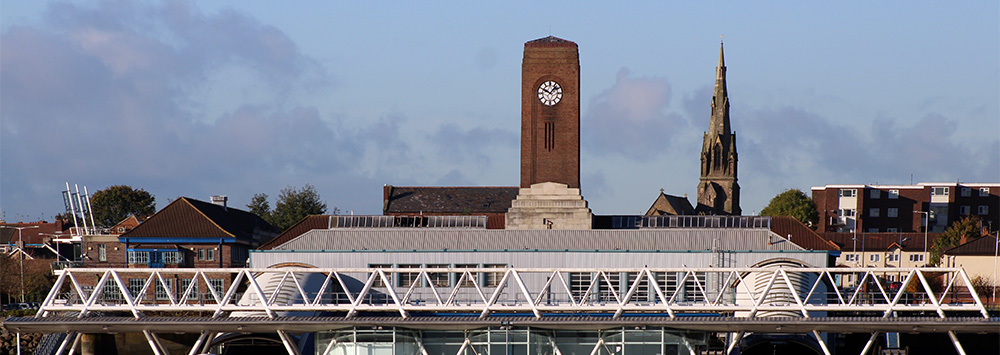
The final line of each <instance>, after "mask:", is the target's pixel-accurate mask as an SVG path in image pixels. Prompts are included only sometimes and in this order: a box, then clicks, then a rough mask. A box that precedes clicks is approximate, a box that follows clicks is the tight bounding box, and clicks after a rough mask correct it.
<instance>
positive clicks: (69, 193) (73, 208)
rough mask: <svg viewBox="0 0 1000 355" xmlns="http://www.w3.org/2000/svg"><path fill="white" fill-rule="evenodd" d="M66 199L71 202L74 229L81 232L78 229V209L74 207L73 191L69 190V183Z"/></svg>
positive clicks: (70, 208) (70, 210) (67, 184)
mask: <svg viewBox="0 0 1000 355" xmlns="http://www.w3.org/2000/svg"><path fill="white" fill-rule="evenodd" d="M66 199H67V200H69V214H71V215H73V227H74V229H76V230H79V228H77V227H79V226H78V225H77V221H76V207H75V206H73V190H71V189H70V188H69V181H67V182H66ZM72 234H73V233H70V235H72Z"/></svg>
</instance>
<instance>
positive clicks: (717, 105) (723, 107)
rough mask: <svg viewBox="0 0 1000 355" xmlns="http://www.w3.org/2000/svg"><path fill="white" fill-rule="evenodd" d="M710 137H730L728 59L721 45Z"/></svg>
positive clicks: (716, 72) (709, 129)
mask: <svg viewBox="0 0 1000 355" xmlns="http://www.w3.org/2000/svg"><path fill="white" fill-rule="evenodd" d="M710 124H711V126H710V127H709V128H708V134H709V135H728V134H729V133H730V129H729V93H728V92H727V91H726V59H725V55H724V54H723V48H722V44H721V43H720V44H719V66H718V67H716V68H715V91H714V93H713V94H712V118H711V123H710Z"/></svg>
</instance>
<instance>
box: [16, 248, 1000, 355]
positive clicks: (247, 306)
mask: <svg viewBox="0 0 1000 355" xmlns="http://www.w3.org/2000/svg"><path fill="white" fill-rule="evenodd" d="M887 275H898V276H902V275H905V277H902V278H901V279H902V280H903V281H902V282H901V283H900V284H895V285H893V284H891V283H889V282H888V281H887V280H886V276H887ZM931 277H935V278H939V279H941V280H943V281H944V282H943V289H941V290H940V292H938V291H936V290H938V289H939V288H935V287H932V285H931V282H930V281H929V279H930V278H931ZM210 278H214V279H216V280H217V279H219V278H223V279H224V280H226V281H225V283H226V285H227V286H226V287H224V288H223V289H222V290H217V289H215V288H214V287H211V286H210V284H211V282H210ZM84 280H89V281H88V282H84ZM168 280H173V281H168ZM847 280H851V281H856V282H853V283H852V284H850V285H849V284H847ZM182 281H184V282H186V283H187V285H188V286H187V287H186V288H185V289H180V288H179V287H173V286H175V285H176V286H179V285H181V284H183V283H184V282H182ZM140 284H141V285H140ZM198 284H201V285H203V286H202V287H204V288H199V287H198V286H197V285H198ZM890 286H893V287H890ZM195 290H201V291H203V292H201V294H200V295H199V294H197V293H196V292H195ZM121 311H124V312H129V313H131V314H132V316H133V317H134V318H137V319H138V318H143V317H145V314H146V313H148V312H157V313H160V312H208V313H211V314H212V317H226V316H237V314H239V315H250V314H258V315H260V316H266V317H269V318H275V317H278V316H281V315H282V314H284V313H286V312H309V311H312V312H326V313H327V314H335V315H341V316H342V317H344V318H352V317H356V316H357V315H358V314H359V313H364V314H368V315H371V314H379V315H396V314H398V315H399V316H400V317H402V318H407V317H410V315H411V314H413V313H415V312H417V313H474V314H479V316H480V317H481V318H483V317H487V316H490V315H491V314H496V313H503V314H512V313H514V314H531V315H533V316H534V317H536V318H543V317H545V316H546V315H555V314H566V313H573V314H596V313H603V314H608V315H610V316H611V318H613V319H617V318H619V317H622V316H623V315H625V314H630V313H631V314H661V315H666V316H669V317H678V316H679V315H683V314H691V313H712V314H725V315H731V316H734V317H745V318H760V317H766V316H767V315H768V314H776V313H780V314H790V313H791V314H794V315H799V316H800V317H804V318H809V317H814V316H823V315H824V314H825V312H867V313H877V314H880V315H881V316H882V317H890V316H891V315H893V314H895V313H896V312H934V313H935V314H937V315H938V317H940V318H946V317H948V316H949V314H954V313H957V312H963V313H969V312H977V313H979V314H981V315H982V316H983V317H985V318H989V314H988V313H987V311H986V308H985V306H984V304H983V302H982V301H981V300H980V298H979V295H978V294H977V293H976V290H975V288H973V287H972V283H971V281H970V279H969V277H968V275H967V274H966V273H965V271H964V270H963V269H961V268H792V267H769V268H600V269H598V268H507V269H496V268H273V269H251V268H246V269H72V268H69V269H64V270H61V271H59V276H58V278H57V280H56V282H55V284H54V285H53V287H52V290H51V292H50V293H49V294H48V296H47V297H46V298H45V301H44V302H43V303H42V305H41V307H40V309H39V311H38V313H37V314H36V315H35V317H36V318H39V317H46V316H51V315H55V314H56V313H57V312H76V313H74V314H75V315H77V316H78V317H81V318H83V317H87V316H88V315H89V314H90V313H91V312H121ZM876 318H877V317H876ZM144 333H145V335H146V338H147V341H148V342H149V344H150V346H151V348H152V349H153V350H154V352H155V353H164V352H163V347H162V345H161V344H160V340H159V338H158V337H157V336H156V334H155V333H152V332H149V331H146V332H144ZM877 334H878V333H877V332H876V333H873V335H872V340H874V339H875V337H876V335H877ZM216 335H217V334H213V333H210V332H202V334H201V336H200V337H199V339H198V342H197V344H196V345H195V347H194V348H193V349H192V353H195V351H196V350H197V351H201V350H203V349H204V348H205V347H206V346H207V345H208V344H210V343H211V342H212V339H214V338H215V336H216ZM813 335H814V336H815V337H816V339H817V340H818V341H819V343H820V345H821V347H822V348H823V350H824V351H827V350H826V348H827V347H826V344H825V343H824V342H823V339H822V337H821V336H820V333H818V332H816V331H813ZM278 336H279V337H280V339H281V340H282V342H283V344H284V345H285V348H286V350H288V352H289V353H290V354H293V353H295V352H296V350H295V349H296V346H295V344H293V340H292V338H291V337H290V336H289V335H288V334H287V333H285V332H283V331H279V332H278ZM742 336H743V333H739V334H737V335H736V336H735V337H734V339H733V340H732V342H731V343H730V349H732V347H733V346H735V345H736V343H737V342H738V341H739V340H740V338H742ZM949 336H950V337H951V339H952V340H953V342H954V343H955V346H956V349H958V350H959V352H960V353H963V350H962V349H961V344H960V343H959V342H958V339H957V338H956V337H955V334H954V332H949ZM78 341H79V337H78V334H76V333H75V332H70V334H68V335H67V337H66V341H65V342H64V344H63V345H62V347H61V349H62V350H66V349H71V348H74V346H73V345H70V343H75V342H78ZM871 343H872V341H869V344H868V345H867V346H866V349H867V348H868V347H870V346H871Z"/></svg>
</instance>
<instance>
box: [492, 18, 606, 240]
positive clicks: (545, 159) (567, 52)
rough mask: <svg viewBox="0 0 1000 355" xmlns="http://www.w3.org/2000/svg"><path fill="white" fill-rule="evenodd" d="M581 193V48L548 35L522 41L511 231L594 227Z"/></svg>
mask: <svg viewBox="0 0 1000 355" xmlns="http://www.w3.org/2000/svg"><path fill="white" fill-rule="evenodd" d="M593 217H594V216H593V214H592V213H591V212H590V208H588V207H587V201H586V200H584V199H583V195H581V194H580V52H579V51H578V50H577V46H576V43H573V42H571V41H567V40H564V39H562V38H556V37H552V36H549V37H545V38H540V39H536V40H534V41H530V42H527V43H525V44H524V59H523V61H522V62H521V188H520V190H519V192H518V194H517V198H516V199H514V201H511V207H510V209H508V210H507V214H506V218H507V219H506V228H507V229H590V228H591V226H592V221H593Z"/></svg>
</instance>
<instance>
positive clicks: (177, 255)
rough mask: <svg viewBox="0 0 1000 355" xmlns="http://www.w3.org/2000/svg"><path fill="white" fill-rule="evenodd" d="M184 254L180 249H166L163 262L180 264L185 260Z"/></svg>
mask: <svg viewBox="0 0 1000 355" xmlns="http://www.w3.org/2000/svg"><path fill="white" fill-rule="evenodd" d="M183 255H184V254H181V252H179V251H165V252H163V263H164V264H180V263H183V262H184V256H183Z"/></svg>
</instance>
